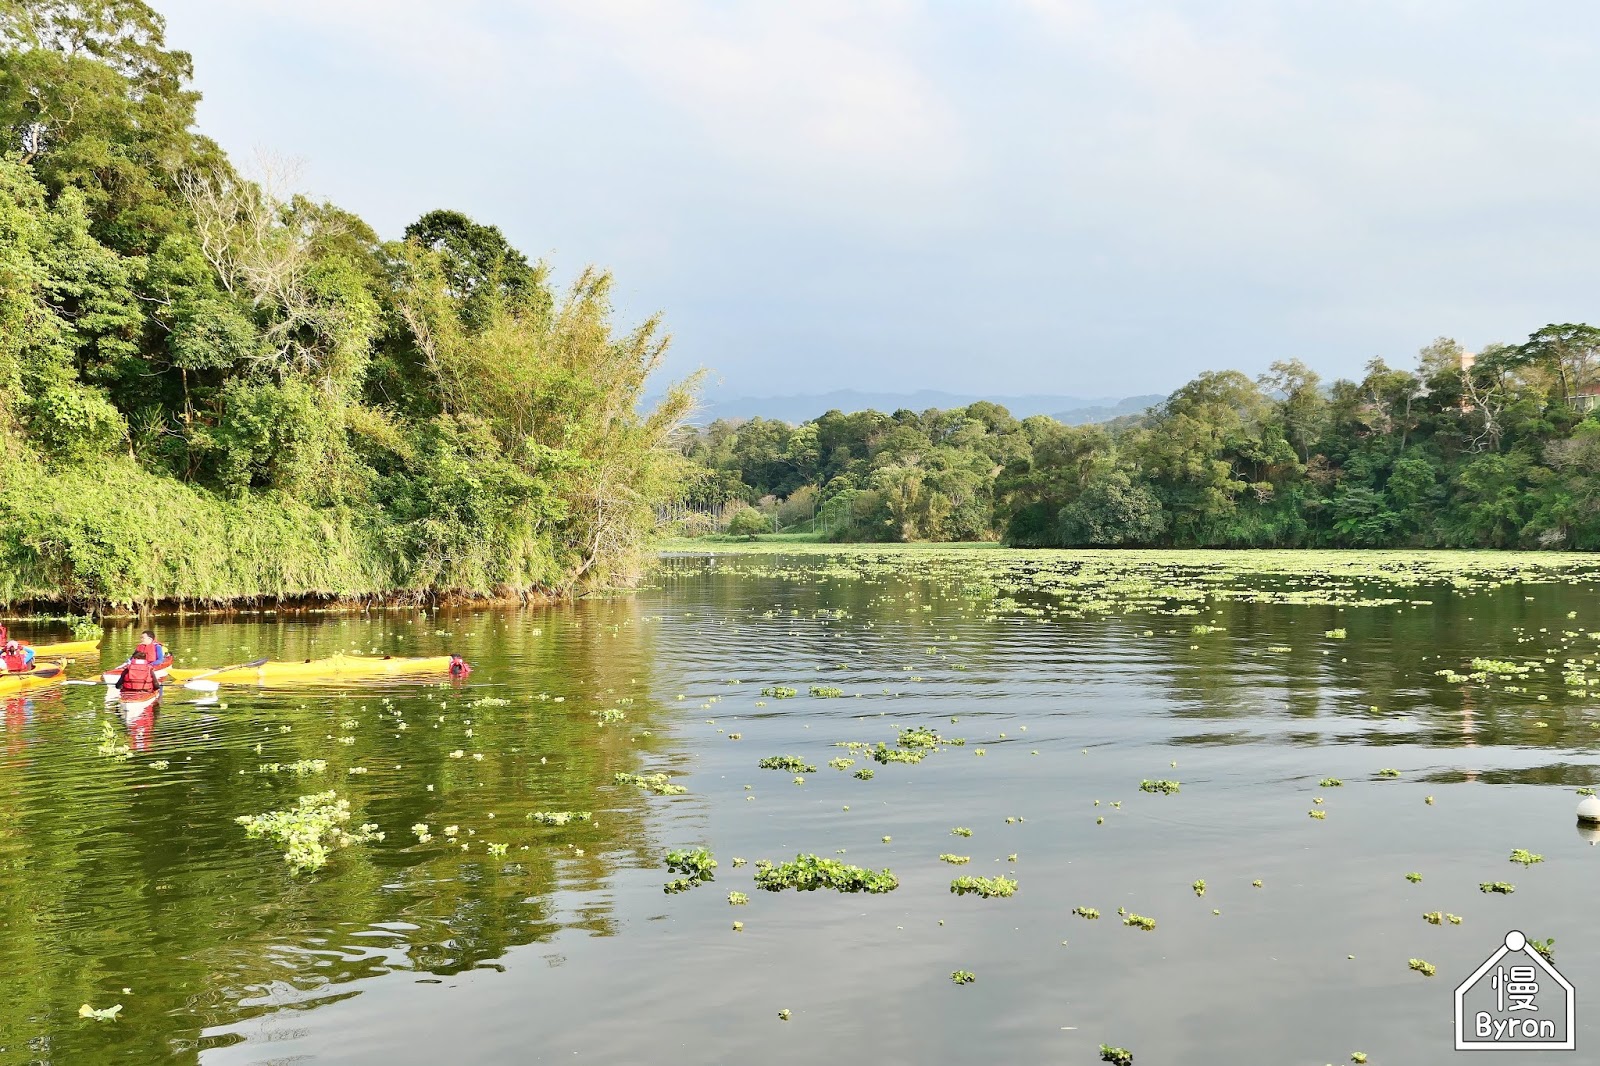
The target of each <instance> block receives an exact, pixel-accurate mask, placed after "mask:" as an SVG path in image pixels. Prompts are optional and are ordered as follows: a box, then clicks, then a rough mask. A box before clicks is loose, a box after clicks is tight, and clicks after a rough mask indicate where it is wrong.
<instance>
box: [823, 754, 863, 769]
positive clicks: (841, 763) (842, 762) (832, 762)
mask: <svg viewBox="0 0 1600 1066" xmlns="http://www.w3.org/2000/svg"><path fill="white" fill-rule="evenodd" d="M855 764H856V761H855V760H854V759H846V758H844V757H842V756H841V757H839V758H834V759H829V760H828V765H829V766H831V767H833V768H834V769H835V770H848V769H850V767H852V766H854V765H855Z"/></svg>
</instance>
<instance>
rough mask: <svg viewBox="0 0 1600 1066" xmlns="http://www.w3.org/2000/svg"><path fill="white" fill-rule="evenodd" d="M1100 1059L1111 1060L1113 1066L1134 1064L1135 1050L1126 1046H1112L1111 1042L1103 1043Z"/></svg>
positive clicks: (1102, 1060) (1131, 1065) (1103, 1060)
mask: <svg viewBox="0 0 1600 1066" xmlns="http://www.w3.org/2000/svg"><path fill="white" fill-rule="evenodd" d="M1100 1061H1101V1062H1109V1063H1111V1064H1112V1066H1133V1052H1131V1051H1129V1050H1128V1049H1127V1048H1125V1047H1112V1046H1111V1045H1110V1044H1101V1045H1100Z"/></svg>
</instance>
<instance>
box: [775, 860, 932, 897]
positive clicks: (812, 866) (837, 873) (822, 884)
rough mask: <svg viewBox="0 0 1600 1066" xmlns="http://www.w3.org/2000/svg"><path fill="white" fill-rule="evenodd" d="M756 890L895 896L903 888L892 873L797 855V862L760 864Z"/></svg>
mask: <svg viewBox="0 0 1600 1066" xmlns="http://www.w3.org/2000/svg"><path fill="white" fill-rule="evenodd" d="M756 887H757V888H760V889H764V890H765V891H768V892H782V891H783V890H784V889H786V888H793V889H796V890H797V891H800V892H812V891H815V890H816V889H819V888H829V889H832V890H833V891H835V892H869V893H874V894H877V893H883V892H893V891H894V890H895V889H897V888H899V887H900V880H899V878H897V877H895V875H894V874H892V873H890V872H889V871H888V870H883V871H880V872H877V873H874V872H873V871H871V870H867V869H863V868H862V867H860V866H848V865H846V864H845V863H842V862H840V861H838V860H837V859H824V858H822V857H821V856H820V855H796V856H795V857H794V861H793V862H785V863H777V864H774V863H771V862H768V861H767V860H765V859H761V860H758V861H757V862H756Z"/></svg>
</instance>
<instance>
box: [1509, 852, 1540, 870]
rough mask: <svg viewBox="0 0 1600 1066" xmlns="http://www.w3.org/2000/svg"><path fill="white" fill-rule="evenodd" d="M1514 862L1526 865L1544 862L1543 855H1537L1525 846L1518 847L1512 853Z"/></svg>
mask: <svg viewBox="0 0 1600 1066" xmlns="http://www.w3.org/2000/svg"><path fill="white" fill-rule="evenodd" d="M1511 861H1512V862H1520V863H1521V864H1522V865H1524V866H1532V865H1533V864H1534V863H1536V862H1544V856H1543V855H1535V854H1534V853H1533V852H1531V851H1528V850H1527V849H1525V848H1517V849H1516V850H1515V851H1513V852H1512V853H1511Z"/></svg>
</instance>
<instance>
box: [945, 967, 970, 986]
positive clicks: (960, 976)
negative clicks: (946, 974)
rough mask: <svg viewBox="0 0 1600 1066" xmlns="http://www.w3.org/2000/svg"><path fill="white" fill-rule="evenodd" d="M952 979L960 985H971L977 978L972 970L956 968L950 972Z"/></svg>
mask: <svg viewBox="0 0 1600 1066" xmlns="http://www.w3.org/2000/svg"><path fill="white" fill-rule="evenodd" d="M950 980H952V981H954V982H955V983H956V984H958V985H970V984H971V983H972V982H974V981H976V980H977V977H976V976H974V975H973V973H972V971H971V970H955V971H953V972H952V973H951V974H950Z"/></svg>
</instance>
